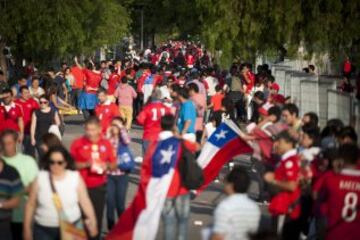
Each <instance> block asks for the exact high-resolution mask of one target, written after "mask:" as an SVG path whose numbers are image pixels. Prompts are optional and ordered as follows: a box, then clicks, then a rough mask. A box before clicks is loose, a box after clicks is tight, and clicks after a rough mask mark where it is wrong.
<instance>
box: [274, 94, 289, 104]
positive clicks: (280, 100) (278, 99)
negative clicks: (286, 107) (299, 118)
mask: <svg viewBox="0 0 360 240" xmlns="http://www.w3.org/2000/svg"><path fill="white" fill-rule="evenodd" d="M272 99H273V102H274V103H280V104H285V100H286V99H285V97H284V95H281V94H274V95H273V96H272Z"/></svg>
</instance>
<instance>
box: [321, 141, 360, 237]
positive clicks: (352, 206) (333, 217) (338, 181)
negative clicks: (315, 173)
mask: <svg viewBox="0 0 360 240" xmlns="http://www.w3.org/2000/svg"><path fill="white" fill-rule="evenodd" d="M338 159H339V160H341V162H344V167H343V168H342V170H340V172H339V173H334V174H333V175H331V176H330V177H326V178H325V179H324V182H323V184H322V187H321V189H320V193H319V201H320V202H322V203H325V204H326V205H327V206H329V207H328V208H326V209H327V210H326V212H325V213H324V215H325V217H326V219H327V221H326V223H327V226H326V237H325V239H326V240H335V239H336V240H337V239H344V240H345V239H346V240H356V239H359V236H360V227H359V226H360V215H359V210H360V201H359V199H360V170H359V168H358V165H357V163H358V159H359V149H358V147H357V146H356V145H355V144H344V145H342V146H340V148H339V151H338Z"/></svg>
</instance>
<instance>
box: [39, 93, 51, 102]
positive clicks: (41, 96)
mask: <svg viewBox="0 0 360 240" xmlns="http://www.w3.org/2000/svg"><path fill="white" fill-rule="evenodd" d="M42 98H45V99H46V100H47V101H50V97H49V96H47V95H45V94H42V95H40V96H39V99H42Z"/></svg>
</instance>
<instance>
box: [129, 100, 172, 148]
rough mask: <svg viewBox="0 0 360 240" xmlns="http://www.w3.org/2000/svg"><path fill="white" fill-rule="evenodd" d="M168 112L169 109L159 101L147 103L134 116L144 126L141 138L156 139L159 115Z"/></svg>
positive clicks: (169, 111) (158, 131) (159, 130)
mask: <svg viewBox="0 0 360 240" xmlns="http://www.w3.org/2000/svg"><path fill="white" fill-rule="evenodd" d="M170 113H171V109H170V108H169V107H167V106H166V105H164V104H163V103H161V102H151V103H149V104H147V105H146V106H145V107H144V108H143V109H142V111H141V112H140V113H139V115H138V116H137V118H136V119H137V121H138V123H139V124H140V125H143V126H144V133H143V139H145V140H151V141H156V140H157V139H158V136H159V133H160V132H161V124H160V123H161V117H162V116H164V115H166V114H170Z"/></svg>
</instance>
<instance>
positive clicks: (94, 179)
mask: <svg viewBox="0 0 360 240" xmlns="http://www.w3.org/2000/svg"><path fill="white" fill-rule="evenodd" d="M70 153H71V156H72V157H73V158H74V160H75V162H77V163H87V162H90V164H91V167H90V168H83V169H80V170H79V172H80V175H81V176H82V178H83V179H84V182H85V184H86V186H87V187H88V188H95V187H98V186H101V185H103V184H105V183H106V171H102V172H97V171H94V168H95V164H96V165H106V164H107V163H115V162H116V157H115V151H114V149H113V147H112V145H111V143H110V142H109V140H107V139H103V138H101V139H100V140H99V141H98V142H96V143H93V142H90V141H89V140H88V139H87V138H86V137H85V136H83V137H80V138H78V139H76V140H75V141H74V142H73V143H72V144H71V147H70Z"/></svg>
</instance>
